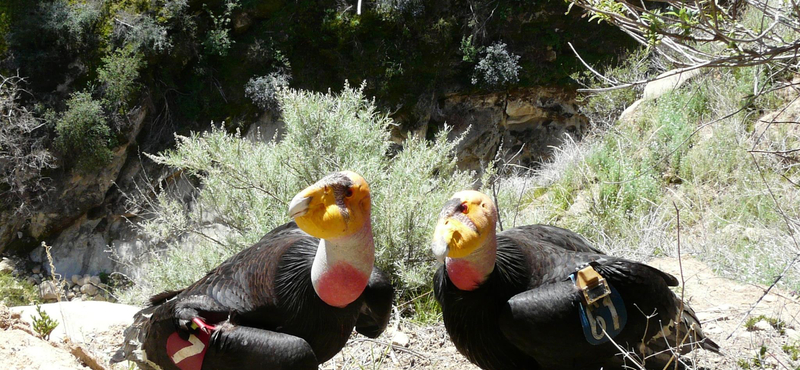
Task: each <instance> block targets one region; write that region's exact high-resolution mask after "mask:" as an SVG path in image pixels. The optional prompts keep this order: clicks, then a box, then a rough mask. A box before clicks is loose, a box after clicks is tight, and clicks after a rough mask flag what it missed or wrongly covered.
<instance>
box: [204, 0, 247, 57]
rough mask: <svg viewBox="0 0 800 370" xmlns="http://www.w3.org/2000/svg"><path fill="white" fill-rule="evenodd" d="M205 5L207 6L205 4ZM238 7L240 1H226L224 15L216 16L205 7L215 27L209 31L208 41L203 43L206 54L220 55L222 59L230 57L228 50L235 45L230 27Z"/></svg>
mask: <svg viewBox="0 0 800 370" xmlns="http://www.w3.org/2000/svg"><path fill="white" fill-rule="evenodd" d="M203 5H204V6H205V4H203ZM238 7H239V0H226V1H225V10H224V11H223V13H222V14H219V15H215V14H214V12H213V11H211V10H209V9H208V7H207V6H205V9H206V11H207V12H208V14H209V16H210V17H211V20H212V21H213V23H214V27H213V28H212V29H211V30H209V31H208V34H207V35H206V39H205V40H204V41H203V46H204V47H205V49H206V53H208V54H211V55H219V56H221V57H224V56H226V55H228V50H229V49H230V48H231V46H232V45H233V44H234V43H235V41H233V40H231V38H230V35H229V33H230V29H229V28H228V27H229V26H230V24H231V14H232V13H233V10H234V9H236V8H238Z"/></svg>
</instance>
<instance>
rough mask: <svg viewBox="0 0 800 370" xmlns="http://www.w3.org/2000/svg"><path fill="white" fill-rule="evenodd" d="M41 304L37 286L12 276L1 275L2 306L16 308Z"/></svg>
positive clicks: (0, 295) (0, 292)
mask: <svg viewBox="0 0 800 370" xmlns="http://www.w3.org/2000/svg"><path fill="white" fill-rule="evenodd" d="M38 302H40V300H39V292H37V290H36V286H35V285H33V284H30V283H28V282H27V281H25V280H20V279H17V278H15V277H14V276H12V275H11V274H6V273H0V304H3V305H6V306H9V307H14V306H27V305H31V304H35V303H38Z"/></svg>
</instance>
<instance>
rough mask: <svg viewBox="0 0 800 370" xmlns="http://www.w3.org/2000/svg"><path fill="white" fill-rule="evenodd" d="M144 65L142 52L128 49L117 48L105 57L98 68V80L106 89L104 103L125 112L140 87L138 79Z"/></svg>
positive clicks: (110, 108) (110, 107) (112, 108)
mask: <svg viewBox="0 0 800 370" xmlns="http://www.w3.org/2000/svg"><path fill="white" fill-rule="evenodd" d="M144 66H145V63H144V61H143V60H142V54H141V53H137V52H133V51H130V50H128V49H117V50H116V51H114V52H112V53H111V54H109V55H107V56H106V57H104V58H103V66H102V67H100V68H99V69H98V70H97V80H98V81H99V82H100V83H101V84H102V85H103V90H104V94H103V100H102V103H103V105H104V106H105V107H107V108H109V110H112V111H119V113H121V114H124V113H125V111H126V110H127V106H128V103H129V102H130V100H131V98H133V96H134V94H135V93H136V92H137V91H138V89H139V85H138V84H137V82H136V79H137V78H139V70H140V69H141V68H143V67H144Z"/></svg>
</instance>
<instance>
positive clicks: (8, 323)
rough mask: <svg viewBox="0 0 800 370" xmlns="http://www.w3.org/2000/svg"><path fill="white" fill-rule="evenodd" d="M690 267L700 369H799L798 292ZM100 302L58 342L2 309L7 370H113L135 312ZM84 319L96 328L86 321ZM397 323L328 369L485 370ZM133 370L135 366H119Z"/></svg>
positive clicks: (427, 334)
mask: <svg viewBox="0 0 800 370" xmlns="http://www.w3.org/2000/svg"><path fill="white" fill-rule="evenodd" d="M650 264H652V265H654V266H656V267H659V268H661V269H663V270H664V271H667V272H669V273H672V274H674V275H675V276H679V278H680V276H681V274H680V265H679V263H678V260H676V259H673V258H665V259H657V260H653V261H650ZM682 265H683V266H682V267H683V280H684V281H685V287H686V288H685V291H684V292H683V294H684V297H685V299H686V301H687V302H688V303H689V304H690V305H691V306H692V307H693V308H694V310H695V311H696V312H697V316H698V317H699V318H700V320H701V322H702V325H703V328H704V330H705V332H706V334H707V335H708V336H709V337H711V338H713V339H714V340H715V341H716V342H717V343H718V344H719V345H720V346H721V347H722V350H723V353H722V355H715V354H711V353H705V352H704V351H696V353H694V354H692V355H690V358H692V359H693V360H694V362H695V364H696V366H697V367H698V368H706V369H741V368H745V369H758V368H769V369H797V368H798V366H800V361H798V360H797V359H796V356H797V352H796V351H797V350H799V349H800V348H798V346H800V332H798V330H800V321H799V320H800V300H798V297H797V296H796V295H793V294H790V293H788V292H783V291H781V290H779V289H773V290H772V291H771V292H770V294H768V295H766V296H764V291H765V289H766V287H763V286H759V285H752V284H740V283H737V282H735V281H733V280H731V279H728V278H725V277H720V276H716V275H715V274H714V273H713V272H712V271H711V270H710V269H709V268H708V267H707V266H706V265H704V264H703V263H701V262H699V261H697V260H695V259H692V258H685V259H684V260H683V261H682ZM678 294H680V292H679V293H678ZM762 296H763V298H762ZM759 299H760V301H759ZM756 302H758V304H757V305H756V306H755V308H753V305H754V304H755V303H756ZM100 303H102V304H105V305H109V306H108V308H105V306H104V308H103V309H102V311H103V312H104V315H108V316H110V317H112V319H111V320H110V321H108V323H107V324H103V325H97V321H98V320H100V319H99V318H98V317H99V316H100V315H94V316H93V317H94V318H93V319H91V318H90V319H75V320H74V321H75V322H67V326H69V327H70V328H67V332H69V331H73V332H75V331H77V332H80V333H81V335H74V334H65V335H62V336H55V337H51V338H50V341H44V340H42V339H39V338H38V337H36V336H35V335H34V333H33V331H32V330H31V329H30V326H29V325H28V324H27V323H26V321H25V320H26V319H27V317H28V316H29V313H30V310H28V311H26V312H27V313H23V314H22V315H21V316H14V314H13V313H12V312H19V311H24V310H21V309H18V308H13V309H11V310H9V309H8V308H6V307H0V358H3V368H5V369H59V370H60V369H84V368H94V369H103V368H109V367H107V365H106V364H107V361H108V358H109V357H110V355H111V353H112V352H113V351H114V350H115V348H116V346H118V345H119V343H120V342H121V340H122V330H123V328H124V324H120V323H115V322H116V321H115V320H118V319H119V320H123V322H124V320H130V315H131V311H130V310H131V308H130V307H129V306H127V307H126V308H124V309H120V310H117V309H116V308H111V307H117V306H120V307H125V306H122V305H111V304H110V303H107V302H100ZM70 304H73V303H70ZM62 310H63V309H62ZM64 316H65V317H67V316H70V315H68V314H65V315H64ZM90 316H91V315H90ZM82 320H88V321H90V322H94V323H95V325H91V324H90V323H86V322H78V321H82ZM68 321H69V320H68ZM748 321H750V323H749V324H748ZM62 325H63V324H62ZM389 325H390V327H389V329H388V330H387V331H386V332H385V333H384V334H383V335H381V336H380V337H379V338H377V339H375V340H373V339H368V338H365V337H363V336H360V335H354V336H353V338H352V339H351V340H350V342H349V343H348V345H347V346H346V347H345V348H344V350H342V352H341V353H339V354H338V355H336V356H335V357H334V358H333V359H331V360H330V361H328V362H326V363H325V364H323V365H322V366H321V367H320V368H321V369H325V370H333V369H456V368H458V369H464V370H466V369H477V368H476V367H474V366H472V365H471V364H469V363H468V362H467V361H466V360H465V359H464V358H463V357H462V356H461V355H460V354H459V353H458V352H457V351H456V350H455V348H454V347H453V345H452V343H451V342H450V341H449V339H448V337H447V333H446V332H445V330H444V327H443V326H442V324H441V323H439V324H435V325H428V326H423V325H419V324H416V323H414V322H411V321H409V320H407V319H403V318H396V319H393V320H392V321H391V322H390V324H389ZM69 338H72V339H69ZM793 351H794V352H793ZM793 356H794V357H795V358H794V359H793V358H792V357H793ZM129 368H130V367H129V366H128V365H119V366H117V367H116V369H129Z"/></svg>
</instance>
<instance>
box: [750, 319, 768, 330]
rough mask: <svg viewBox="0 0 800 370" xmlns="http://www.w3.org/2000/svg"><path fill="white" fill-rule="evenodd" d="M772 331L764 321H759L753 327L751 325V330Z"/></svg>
mask: <svg viewBox="0 0 800 370" xmlns="http://www.w3.org/2000/svg"><path fill="white" fill-rule="evenodd" d="M770 329H772V325H770V324H769V323H768V322H767V321H766V320H760V321H759V322H757V323H756V324H755V325H753V330H763V331H766V330H770Z"/></svg>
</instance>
